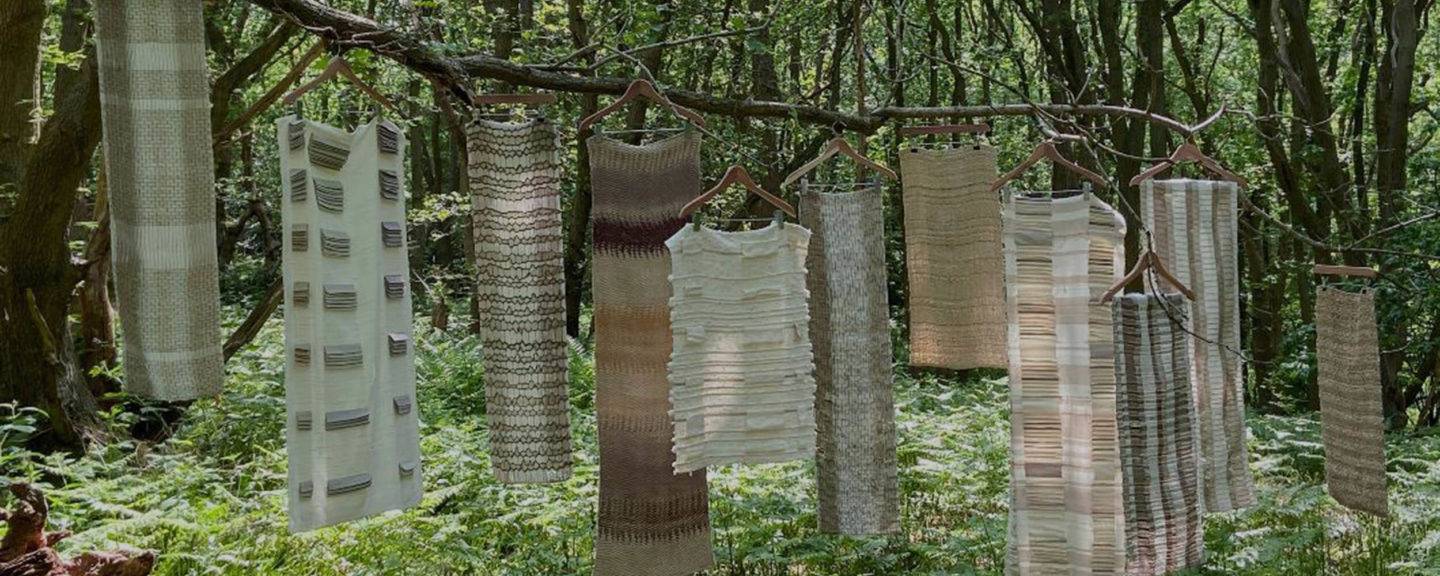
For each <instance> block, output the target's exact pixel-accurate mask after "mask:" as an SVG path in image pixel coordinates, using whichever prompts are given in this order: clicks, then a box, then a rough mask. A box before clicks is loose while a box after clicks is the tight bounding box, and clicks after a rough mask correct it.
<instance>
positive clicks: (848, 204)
mask: <svg viewBox="0 0 1440 576" xmlns="http://www.w3.org/2000/svg"><path fill="white" fill-rule="evenodd" d="M801 184H802V186H803V188H802V191H801V193H800V222H801V224H802V225H804V226H806V227H808V228H810V231H811V236H810V252H809V257H808V258H807V259H806V268H807V269H808V270H809V275H808V281H807V282H806V284H807V285H808V286H809V288H810V339H811V342H812V343H813V346H814V348H815V385H816V393H815V420H816V422H815V423H816V429H817V443H816V450H815V468H816V474H817V476H818V482H817V484H818V488H819V493H820V497H819V504H820V510H819V517H820V530H822V531H824V532H830V533H839V534H853V535H864V534H882V533H890V532H896V531H899V529H900V497H899V482H898V480H897V463H896V459H895V395H894V390H893V389H892V387H891V384H892V382H891V372H890V368H891V361H892V358H891V352H890V316H889V310H890V307H889V303H888V302H887V300H886V299H887V288H886V278H885V273H886V270H885V220H884V212H883V208H882V206H881V204H882V203H881V199H882V196H881V192H880V189H879V185H878V184H874V183H871V184H867V185H866V186H864V187H863V188H862V189H860V190H857V191H853V192H845V193H834V194H831V193H822V192H820V191H818V190H814V189H812V188H811V187H810V186H809V183H808V182H805V181H802V182H801Z"/></svg>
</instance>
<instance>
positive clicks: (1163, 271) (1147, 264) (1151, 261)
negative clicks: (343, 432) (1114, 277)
mask: <svg viewBox="0 0 1440 576" xmlns="http://www.w3.org/2000/svg"><path fill="white" fill-rule="evenodd" d="M1146 270H1154V271H1155V274H1156V275H1158V276H1160V278H1161V279H1163V280H1165V282H1167V283H1169V284H1170V286H1172V287H1174V288H1175V290H1177V291H1179V292H1180V293H1181V294H1183V295H1185V297H1186V298H1189V299H1190V300H1194V299H1195V292H1194V291H1192V290H1190V288H1188V287H1186V286H1185V284H1184V283H1182V282H1180V280H1179V279H1178V278H1176V277H1175V275H1173V274H1171V273H1170V270H1169V269H1167V268H1165V264H1164V263H1163V262H1161V261H1160V256H1158V255H1156V254H1155V253H1154V252H1151V251H1149V250H1146V251H1145V253H1144V254H1141V255H1140V257H1139V258H1136V259H1135V267H1134V268H1131V269H1130V272H1129V273H1128V274H1126V275H1125V277H1124V278H1121V279H1120V281H1119V282H1116V283H1115V285H1113V286H1111V287H1110V289H1109V290H1106V291H1105V294H1103V295H1101V296H1100V303H1101V304H1105V303H1108V302H1110V300H1112V299H1114V298H1115V295H1116V294H1119V293H1120V291H1121V290H1124V289H1125V286H1126V285H1128V284H1130V283H1131V282H1134V281H1136V280H1138V279H1140V276H1141V275H1142V274H1144V273H1145V271H1146Z"/></svg>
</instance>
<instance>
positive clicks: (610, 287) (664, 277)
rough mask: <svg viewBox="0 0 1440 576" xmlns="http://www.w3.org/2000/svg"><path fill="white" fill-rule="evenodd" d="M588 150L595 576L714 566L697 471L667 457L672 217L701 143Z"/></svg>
mask: <svg viewBox="0 0 1440 576" xmlns="http://www.w3.org/2000/svg"><path fill="white" fill-rule="evenodd" d="M586 145H587V146H588V147H589V150H590V171H591V172H590V185H591V190H592V192H591V193H592V196H593V200H592V201H593V205H594V208H593V210H594V211H593V213H592V220H593V226H594V229H593V234H594V242H595V263H594V268H593V271H594V272H593V281H592V282H593V288H592V294H593V298H594V303H595V304H594V306H595V316H594V322H595V408H596V413H597V416H596V420H597V422H596V424H597V427H598V428H599V437H600V512H599V518H598V522H597V523H598V526H597V530H596V534H595V575H596V576H669V575H682V574H690V573H692V572H698V571H701V570H706V569H708V568H710V566H711V564H712V563H713V562H714V555H713V553H712V552H711V546H710V501H709V495H708V494H707V492H706V485H705V471H704V470H697V471H695V472H690V473H686V474H676V473H675V472H674V470H673V464H674V461H675V455H674V453H672V452H671V450H670V442H671V437H672V435H673V432H674V430H673V426H671V422H670V383H669V380H668V378H667V372H666V364H667V362H668V361H669V358H670V351H671V341H670V307H669V298H670V281H669V280H668V276H669V274H670V254H669V253H668V252H667V251H666V248H665V240H667V239H669V238H670V236H672V235H673V234H675V232H677V231H679V230H680V227H681V226H684V225H685V221H684V220H682V219H681V218H680V217H679V216H678V214H679V212H680V209H681V208H682V207H684V206H685V204H686V203H687V202H689V201H690V200H691V199H692V198H694V197H696V196H699V195H700V192H701V184H700V133H699V131H697V130H693V129H692V130H687V131H686V132H684V133H681V134H678V135H675V136H671V137H668V138H665V139H663V140H659V141H656V142H652V143H649V144H644V145H630V144H626V143H623V142H619V141H616V140H613V139H611V138H609V137H607V136H603V135H598V134H597V135H595V136H592V137H590V139H589V140H587V141H586Z"/></svg>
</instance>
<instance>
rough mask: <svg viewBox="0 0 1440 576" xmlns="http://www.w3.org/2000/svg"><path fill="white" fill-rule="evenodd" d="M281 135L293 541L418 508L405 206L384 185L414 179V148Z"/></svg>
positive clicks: (311, 134)
mask: <svg viewBox="0 0 1440 576" xmlns="http://www.w3.org/2000/svg"><path fill="white" fill-rule="evenodd" d="M277 125H278V128H279V134H280V174H281V175H282V178H283V180H282V182H283V183H284V188H285V190H287V191H288V194H287V198H285V199H283V200H282V201H281V223H282V225H283V226H284V229H285V242H284V246H285V247H286V250H285V256H284V266H283V268H284V282H285V294H286V299H285V347H286V350H287V351H288V352H289V355H288V358H287V360H286V363H285V411H286V416H287V418H286V423H285V448H286V450H287V452H288V453H289V456H290V470H289V486H288V492H289V506H290V529H291V531H302V530H309V529H313V528H318V527H321V526H327V525H331V524H336V523H340V522H346V521H350V520H354V519H357V518H362V517H365V516H369V515H372V514H377V513H380V512H383V511H386V510H394V509H398V508H408V507H410V506H414V505H415V504H417V503H419V502H420V496H421V487H422V481H421V475H420V430H419V409H418V407H417V406H416V403H415V356H414V354H415V352H414V349H413V347H412V346H411V342H410V334H411V321H412V320H411V299H410V290H409V289H408V282H406V278H407V275H408V274H409V270H410V265H409V258H408V256H407V253H406V249H405V246H406V242H405V238H404V235H405V201H404V194H403V191H401V190H399V189H398V188H397V189H396V190H394V192H395V194H394V196H393V197H392V196H389V195H387V193H386V187H385V186H384V185H382V178H381V176H380V175H381V174H383V173H384V172H385V171H390V172H391V173H393V174H404V166H405V155H404V149H403V143H404V140H403V138H404V137H403V135H402V134H401V133H400V130H399V129H398V128H396V127H395V126H394V125H392V124H390V123H389V122H380V121H372V122H370V123H368V124H365V125H364V126H361V127H360V128H359V129H357V130H356V131H354V132H346V131H343V130H340V129H337V128H332V127H330V126H326V125H324V124H319V123H316V122H309V121H304V120H299V119H297V118H295V117H294V116H287V117H285V118H281V119H280V120H279V121H278V122H277ZM387 143H392V144H391V145H387ZM317 160H319V161H317ZM396 185H397V186H398V185H399V184H398V181H397V182H396ZM317 231H318V232H317ZM392 238H393V241H392Z"/></svg>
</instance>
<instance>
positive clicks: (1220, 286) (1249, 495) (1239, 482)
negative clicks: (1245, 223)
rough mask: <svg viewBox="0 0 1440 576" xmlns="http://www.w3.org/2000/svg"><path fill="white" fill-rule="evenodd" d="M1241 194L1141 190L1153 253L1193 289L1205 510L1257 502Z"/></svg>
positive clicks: (1176, 184) (1193, 378)
mask: <svg viewBox="0 0 1440 576" xmlns="http://www.w3.org/2000/svg"><path fill="white" fill-rule="evenodd" d="M1238 195H1239V188H1238V187H1237V186H1236V185H1235V183H1233V182H1218V181H1208V180H1146V181H1145V183H1144V184H1142V185H1141V188H1140V213H1141V216H1142V218H1143V220H1144V222H1145V227H1146V228H1147V229H1148V230H1149V231H1150V235H1151V237H1152V239H1153V242H1154V250H1155V253H1156V254H1157V255H1159V256H1160V259H1161V260H1162V261H1164V262H1165V264H1166V266H1167V267H1168V268H1169V269H1170V271H1171V272H1172V273H1173V274H1174V275H1175V278H1176V279H1178V280H1179V281H1180V282H1183V283H1184V284H1185V285H1186V286H1188V287H1189V288H1190V289H1191V290H1192V291H1194V292H1195V301H1193V302H1191V303H1190V314H1189V316H1190V331H1191V332H1193V333H1194V334H1196V335H1197V336H1198V337H1191V338H1190V359H1191V374H1190V382H1191V385H1192V386H1193V387H1194V388H1195V404H1196V414H1197V415H1198V416H1199V418H1200V465H1201V467H1202V469H1203V470H1204V472H1205V477H1204V479H1203V480H1202V483H1203V486H1204V492H1205V511H1206V512H1228V511H1231V510H1236V509H1239V508H1246V507H1249V506H1252V505H1254V504H1255V486H1254V480H1253V479H1252V477H1251V475H1250V465H1249V452H1248V450H1247V449H1246V445H1245V394H1244V385H1245V383H1244V377H1245V370H1244V366H1243V365H1242V363H1241V358H1240V353H1239V352H1238V351H1239V350H1241V349H1242V346H1241V342H1240V272H1239V263H1238V258H1239V245H1238V244H1237V240H1236V230H1235V227H1236V226H1237V219H1238V216H1237V208H1236V202H1237V201H1238ZM1162 284H1163V282H1162ZM1156 288H1157V289H1158V290H1160V291H1170V290H1173V289H1174V287H1172V286H1167V285H1161V286H1158V287H1156Z"/></svg>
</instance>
